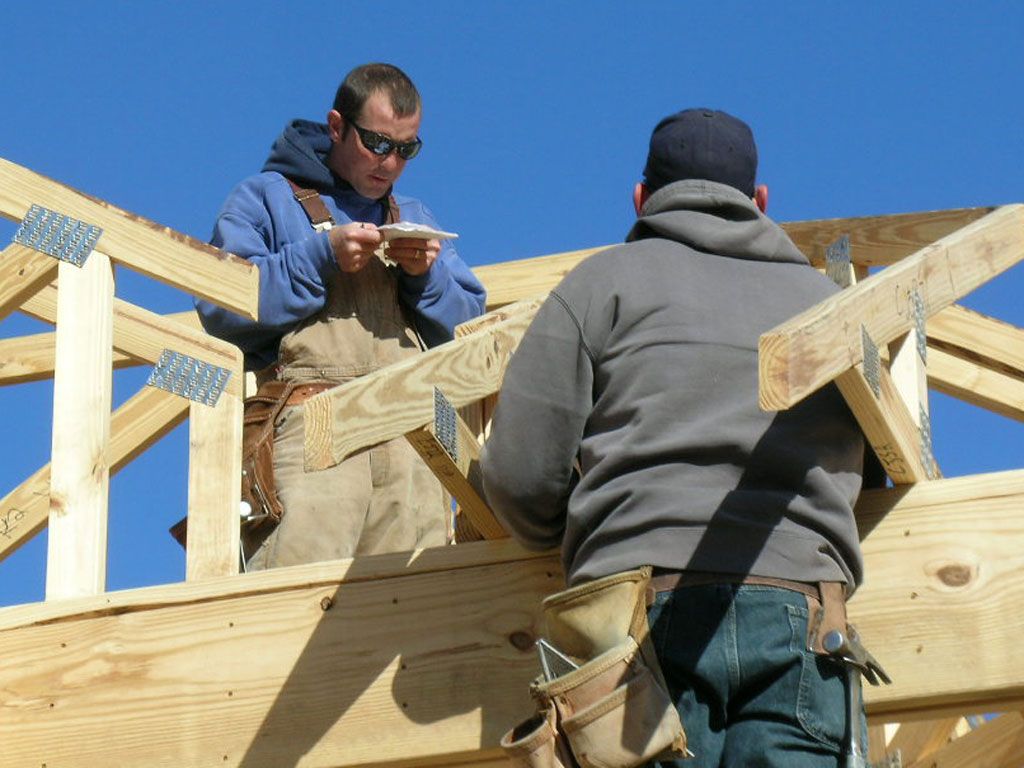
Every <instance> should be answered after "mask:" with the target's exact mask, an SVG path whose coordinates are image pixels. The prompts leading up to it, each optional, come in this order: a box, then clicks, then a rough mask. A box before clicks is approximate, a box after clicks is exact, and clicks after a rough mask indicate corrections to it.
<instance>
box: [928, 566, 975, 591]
mask: <svg viewBox="0 0 1024 768" xmlns="http://www.w3.org/2000/svg"><path fill="white" fill-rule="evenodd" d="M936 575H937V576H938V577H939V580H940V581H941V582H942V583H943V584H945V585H946V586H947V587H963V586H966V585H967V584H970V582H971V580H972V579H973V578H974V569H972V568H971V567H970V566H969V565H964V564H963V563H953V564H951V565H944V566H943V567H942V568H939V570H938V572H937V574H936Z"/></svg>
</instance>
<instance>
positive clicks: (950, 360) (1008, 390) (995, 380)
mask: <svg viewBox="0 0 1024 768" xmlns="http://www.w3.org/2000/svg"><path fill="white" fill-rule="evenodd" d="M928 385H929V386H930V387H931V388H932V389H934V390H935V391H936V392H942V393H943V394H946V395H950V396H951V397H956V398H958V399H960V400H963V401H964V402H965V403H970V404H971V405H976V406H978V407H980V408H985V409H987V410H990V411H992V412H993V413H998V414H1000V415H1002V416H1006V417H1007V418H1010V419H1015V420H1017V421H1024V377H1015V376H1007V375H1006V374H1003V373H998V372H996V371H993V370H990V369H988V368H983V367H981V366H979V365H978V364H977V363H974V362H970V361H968V360H963V359H961V358H960V357H958V356H956V355H952V354H950V353H948V352H946V351H945V350H943V349H938V348H936V347H932V346H931V345H930V344H929V347H928Z"/></svg>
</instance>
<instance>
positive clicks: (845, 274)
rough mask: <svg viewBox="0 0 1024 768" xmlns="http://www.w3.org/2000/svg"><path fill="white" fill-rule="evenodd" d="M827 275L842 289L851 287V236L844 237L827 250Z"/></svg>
mask: <svg viewBox="0 0 1024 768" xmlns="http://www.w3.org/2000/svg"><path fill="white" fill-rule="evenodd" d="M825 274H826V275H827V276H828V277H829V278H831V280H832V282H834V283H835V284H836V285H838V286H839V287H840V288H849V287H850V283H851V281H850V236H849V235H843V236H842V237H840V238H839V239H838V240H836V241H835V242H834V243H832V245H830V246H829V247H828V248H826V249H825Z"/></svg>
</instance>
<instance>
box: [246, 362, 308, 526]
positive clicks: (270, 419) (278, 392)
mask: <svg viewBox="0 0 1024 768" xmlns="http://www.w3.org/2000/svg"><path fill="white" fill-rule="evenodd" d="M295 387H296V384H295V382H292V381H279V380H277V379H272V380H270V381H266V382H264V383H263V384H262V385H261V386H260V388H259V389H258V390H257V391H256V394H255V395H253V396H252V397H247V398H246V399H245V403H244V404H243V406H242V501H245V502H248V504H249V506H250V508H251V509H252V515H251V516H250V520H249V521H247V524H248V525H249V526H250V527H251V528H252V529H256V528H260V527H262V526H264V525H267V524H275V525H276V524H277V523H278V522H280V520H281V515H282V514H284V507H283V506H282V504H281V500H280V499H279V498H278V496H277V487H276V485H275V483H274V422H276V421H277V417H278V416H279V415H280V413H281V410H282V409H283V408H284V406H285V403H286V402H287V401H288V396H289V395H291V393H292V390H294V389H295Z"/></svg>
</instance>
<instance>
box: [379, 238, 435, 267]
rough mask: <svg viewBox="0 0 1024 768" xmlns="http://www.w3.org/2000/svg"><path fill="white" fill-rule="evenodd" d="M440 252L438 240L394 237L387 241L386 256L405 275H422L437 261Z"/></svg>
mask: <svg viewBox="0 0 1024 768" xmlns="http://www.w3.org/2000/svg"><path fill="white" fill-rule="evenodd" d="M440 252H441V241H440V240H419V239H418V238H415V237H396V238H395V239H394V240H391V241H390V242H389V243H388V258H389V259H391V260H392V261H393V262H395V263H396V264H397V265H398V266H399V267H401V268H402V270H403V271H404V272H405V273H406V274H407V275H422V274H425V273H426V272H427V270H429V269H430V267H431V265H432V264H433V263H434V262H435V261H437V254H439V253H440Z"/></svg>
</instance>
